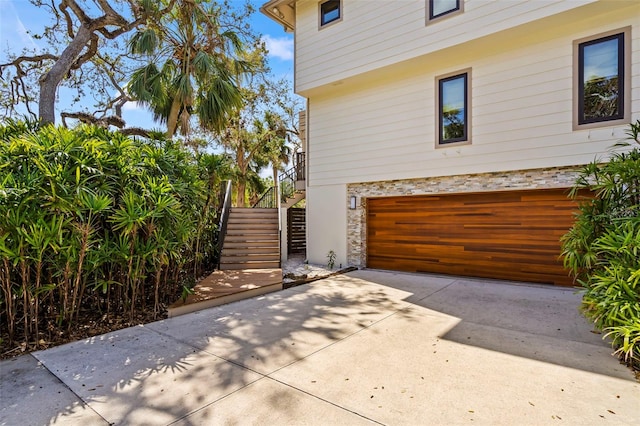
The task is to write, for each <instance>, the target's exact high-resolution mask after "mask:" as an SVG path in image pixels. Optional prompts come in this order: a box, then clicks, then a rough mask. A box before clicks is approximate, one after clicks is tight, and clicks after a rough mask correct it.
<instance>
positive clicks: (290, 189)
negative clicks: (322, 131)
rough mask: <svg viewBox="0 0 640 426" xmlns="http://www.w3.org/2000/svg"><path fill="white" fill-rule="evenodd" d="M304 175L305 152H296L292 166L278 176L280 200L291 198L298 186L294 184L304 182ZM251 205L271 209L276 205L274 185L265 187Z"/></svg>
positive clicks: (284, 200)
mask: <svg viewBox="0 0 640 426" xmlns="http://www.w3.org/2000/svg"><path fill="white" fill-rule="evenodd" d="M305 176H306V170H305V153H304V152H297V153H296V157H295V164H294V166H293V167H292V168H290V169H289V170H287V171H286V172H284V173H282V174H280V175H279V176H278V188H279V192H280V201H281V202H283V203H284V202H286V201H287V198H291V197H292V196H293V195H294V194H295V193H296V191H297V190H298V188H299V186H298V185H296V184H298V183H300V182H304V180H305ZM253 207H254V208H262V209H268V208H271V209H273V208H276V207H278V203H277V200H276V195H275V189H274V187H273V186H272V187H271V188H269V189H267V190H266V191H265V192H264V193H263V194H262V195H261V196H260V198H259V199H258V201H257V202H256V203H255V204H254V205H253Z"/></svg>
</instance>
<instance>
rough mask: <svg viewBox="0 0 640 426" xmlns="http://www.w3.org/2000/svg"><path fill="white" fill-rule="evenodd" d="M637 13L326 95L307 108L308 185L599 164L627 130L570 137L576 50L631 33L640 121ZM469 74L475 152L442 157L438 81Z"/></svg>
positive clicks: (389, 72)
mask: <svg viewBox="0 0 640 426" xmlns="http://www.w3.org/2000/svg"><path fill="white" fill-rule="evenodd" d="M345 2H346V4H347V5H348V4H349V0H345ZM376 3H377V2H376ZM401 3H402V4H404V3H405V2H401ZM406 3H407V6H406V7H407V8H409V5H414V4H415V3H420V4H422V2H421V1H416V2H406ZM468 3H472V2H471V1H470V2H468ZM501 3H504V2H501ZM514 3H517V4H519V3H521V2H519V1H514ZM533 3H536V4H538V3H541V4H547V3H548V2H544V1H535V2H533ZM314 4H315V3H314ZM469 7H471V5H470V4H469ZM485 7H489V6H485ZM632 10H635V9H632ZM347 12H348V10H345V20H346V19H347V15H346V13H347ZM468 12H469V11H468V8H465V14H466V13H468ZM629 12H630V10H629V8H628V7H627V9H626V10H622V11H617V12H616V11H613V12H611V13H609V14H607V15H600V16H598V17H597V19H595V17H594V19H587V20H583V21H575V22H574V23H572V24H571V25H569V24H567V25H566V26H565V29H564V30H563V33H562V34H557V33H549V34H547V35H546V36H545V35H543V34H537V35H535V37H531V36H526V35H522V34H520V35H518V36H517V37H516V36H515V35H514V37H510V38H507V39H505V40H503V41H502V43H498V42H497V41H495V43H489V44H488V45H490V46H492V47H491V48H485V49H480V48H479V47H481V46H483V45H477V46H475V48H469V49H467V50H466V51H464V54H461V52H460V51H459V50H456V49H449V50H447V51H445V52H441V53H439V54H437V55H431V56H426V57H423V58H418V59H416V60H414V61H407V62H404V63H401V64H397V65H395V66H393V67H387V69H386V70H385V71H384V72H380V73H375V72H372V73H368V75H366V76H362V77H361V78H359V79H351V80H346V81H345V82H344V83H343V84H340V85H336V86H333V85H332V86H325V87H324V88H323V90H322V91H319V92H317V93H314V95H313V96H311V97H310V98H309V146H308V161H309V185H310V186H317V185H336V184H346V183H353V182H367V181H380V180H392V179H408V178H418V177H430V176H448V175H457V174H467V173H481V172H494V171H506V170H518V169H534V168H542V167H554V166H567V165H576V164H585V163H588V162H590V161H592V160H593V159H594V158H595V157H596V156H598V155H601V154H602V153H604V152H606V150H607V148H609V147H610V146H611V145H612V144H613V143H615V142H616V141H618V140H619V139H621V138H623V137H624V136H625V135H624V132H625V130H626V127H627V126H617V127H606V128H601V129H593V130H579V131H572V84H573V83H572V81H573V71H572V58H573V48H572V42H573V40H576V39H580V38H582V37H587V36H591V35H596V34H598V33H600V32H604V31H608V30H612V29H617V28H623V27H626V26H629V25H632V26H633V27H632V32H631V37H632V77H631V82H632V90H631V96H632V119H633V120H634V121H635V120H636V119H639V118H640V3H639V7H638V12H639V13H638V15H636V16H633V15H632V16H629ZM341 24H344V22H343V23H341ZM465 68H471V69H472V82H471V92H472V108H471V116H472V130H471V135H472V143H471V144H470V145H465V146H457V147H448V148H438V149H436V148H435V131H434V128H435V122H436V120H435V108H436V106H435V100H434V94H435V77H436V76H438V75H441V74H445V73H448V72H453V71H457V70H462V69H465Z"/></svg>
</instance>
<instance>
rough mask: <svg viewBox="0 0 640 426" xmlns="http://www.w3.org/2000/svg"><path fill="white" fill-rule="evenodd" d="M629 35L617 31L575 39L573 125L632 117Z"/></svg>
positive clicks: (593, 123)
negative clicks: (630, 107)
mask: <svg viewBox="0 0 640 426" xmlns="http://www.w3.org/2000/svg"><path fill="white" fill-rule="evenodd" d="M626 38H627V33H626V32H614V33H610V34H605V35H601V36H598V37H594V38H591V39H585V40H582V41H577V42H574V67H575V70H574V128H577V127H579V126H585V125H590V126H588V127H595V126H606V125H611V124H615V123H612V122H616V123H617V122H620V121H621V120H624V119H625V118H628V117H629V102H628V100H629V95H630V93H629V81H628V74H629V69H628V68H629V65H628V63H629V58H628V57H629V54H628V52H627V49H628V46H626V45H628V43H629V42H628V40H626Z"/></svg>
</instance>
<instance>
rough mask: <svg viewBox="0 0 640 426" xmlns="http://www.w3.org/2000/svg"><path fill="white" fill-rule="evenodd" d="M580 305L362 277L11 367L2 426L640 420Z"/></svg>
mask: <svg viewBox="0 0 640 426" xmlns="http://www.w3.org/2000/svg"><path fill="white" fill-rule="evenodd" d="M578 304H579V296H578V295H576V294H574V292H573V291H572V290H571V289H561V288H554V287H544V286H536V285H508V284H505V283H503V282H494V281H489V280H479V279H466V278H455V277H441V276H433V275H418V274H403V273H392V272H380V271H371V270H364V271H355V272H351V273H348V274H346V275H339V276H334V277H331V278H328V279H324V280H320V281H316V282H314V283H312V284H308V285H303V286H299V287H293V288H290V289H288V290H284V291H281V292H277V293H271V294H269V295H264V296H259V297H256V298H253V299H247V300H243V301H239V302H235V303H232V304H229V305H224V306H220V307H216V308H212V309H207V310H203V311H199V312H195V313H190V314H186V315H182V316H179V317H176V318H172V319H168V320H164V321H159V322H156V323H152V324H148V325H146V326H140V327H134V328H130V329H126V330H122V331H118V332H114V333H110V334H107V335H103V336H99V337H95V338H92V339H88V340H85V341H80V342H75V343H71V344H68V345H65V346H61V347H57V348H53V349H49V350H46V351H41V352H35V353H33V354H32V355H27V356H23V357H20V358H17V359H15V360H10V361H3V362H2V363H0V370H1V371H0V378H1V383H0V397H1V406H0V424H1V425H45V424H65V425H67V424H77V425H107V424H117V425H167V424H178V425H236V424H237V425H245V424H266V425H298V424H305V425H358V424H387V425H403V424H404V425H420V424H436V425H450V424H492V425H493V424H505V425H547V424H549V425H551V424H564V425H600V424H611V425H638V424H640V384H639V383H638V382H636V381H635V379H634V377H633V374H632V373H631V372H630V371H629V370H628V369H626V368H625V367H624V366H622V365H620V364H619V363H618V361H617V360H616V359H615V358H613V357H612V356H611V352H612V350H611V348H610V347H609V346H608V344H607V343H605V342H603V341H602V340H601V336H600V335H598V334H594V333H592V332H591V327H590V325H589V324H588V323H587V322H586V320H584V319H583V318H582V317H581V316H580V315H579V314H578V312H577V307H578Z"/></svg>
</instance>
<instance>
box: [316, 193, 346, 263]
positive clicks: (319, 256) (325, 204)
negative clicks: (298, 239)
mask: <svg viewBox="0 0 640 426" xmlns="http://www.w3.org/2000/svg"><path fill="white" fill-rule="evenodd" d="M346 234H347V187H346V185H326V186H316V187H312V188H311V187H310V188H307V259H308V260H309V262H310V263H315V264H318V265H326V264H327V254H328V253H329V250H333V251H334V252H335V253H336V260H335V268H338V266H339V265H340V264H342V265H343V266H346V265H347V238H346Z"/></svg>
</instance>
